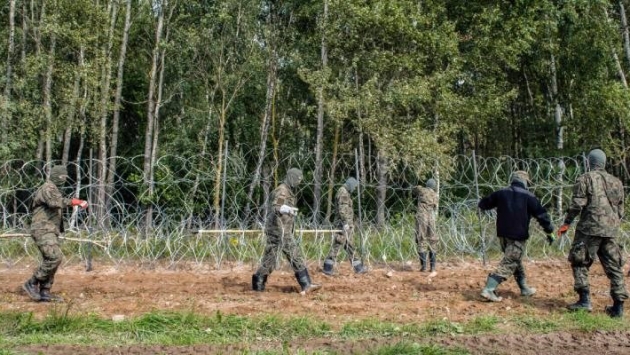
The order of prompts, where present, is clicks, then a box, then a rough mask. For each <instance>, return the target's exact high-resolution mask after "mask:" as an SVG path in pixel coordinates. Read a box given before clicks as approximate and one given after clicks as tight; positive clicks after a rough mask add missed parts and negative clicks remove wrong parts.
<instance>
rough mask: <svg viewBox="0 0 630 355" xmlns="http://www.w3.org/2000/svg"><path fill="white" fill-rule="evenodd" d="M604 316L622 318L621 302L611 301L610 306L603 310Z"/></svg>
mask: <svg viewBox="0 0 630 355" xmlns="http://www.w3.org/2000/svg"><path fill="white" fill-rule="evenodd" d="M604 311H605V312H606V314H608V316H609V317H610V318H622V317H623V301H618V300H613V305H612V306H606V308H605V309H604Z"/></svg>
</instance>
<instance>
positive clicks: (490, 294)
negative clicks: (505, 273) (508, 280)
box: [481, 274, 503, 302]
mask: <svg viewBox="0 0 630 355" xmlns="http://www.w3.org/2000/svg"><path fill="white" fill-rule="evenodd" d="M501 282H503V278H502V277H501V276H497V275H494V274H490V275H488V279H487V280H486V287H485V288H484V289H483V290H481V297H483V298H485V299H487V300H488V301H492V302H501V301H502V300H503V298H502V297H499V296H497V295H496V294H495V293H494V291H495V290H496V289H497V287H498V286H499V284H500V283H501Z"/></svg>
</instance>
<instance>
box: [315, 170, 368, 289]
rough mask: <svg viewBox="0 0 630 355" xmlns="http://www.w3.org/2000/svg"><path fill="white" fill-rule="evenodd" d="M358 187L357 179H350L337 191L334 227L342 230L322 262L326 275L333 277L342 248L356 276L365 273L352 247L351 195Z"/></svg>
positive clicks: (352, 214) (352, 213) (337, 234)
mask: <svg viewBox="0 0 630 355" xmlns="http://www.w3.org/2000/svg"><path fill="white" fill-rule="evenodd" d="M358 186H359V182H358V181H357V179H355V178H353V177H350V178H348V179H347V180H346V182H345V184H343V185H342V186H341V187H340V188H339V189H338V190H337V195H336V205H335V208H336V211H335V219H336V220H335V227H337V228H339V229H341V230H342V232H340V233H335V235H334V239H333V243H332V247H331V248H330V252H329V253H328V257H326V260H324V267H323V269H322V272H323V273H324V274H326V275H329V276H332V275H333V267H334V265H335V260H336V259H337V254H339V249H341V247H343V248H344V249H345V251H346V254H347V255H348V259H349V260H350V262H351V263H352V268H353V269H354V272H355V273H357V274H363V273H366V272H367V269H366V268H365V267H364V266H363V262H362V261H361V258H360V256H359V255H358V254H357V253H356V250H355V248H354V246H353V239H354V209H353V207H352V196H351V194H352V193H353V192H354V190H356V188H357V187H358Z"/></svg>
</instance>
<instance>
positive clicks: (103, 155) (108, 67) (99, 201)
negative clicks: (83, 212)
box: [93, 1, 118, 225]
mask: <svg viewBox="0 0 630 355" xmlns="http://www.w3.org/2000/svg"><path fill="white" fill-rule="evenodd" d="M107 6H108V11H107V13H108V14H109V16H110V18H109V29H108V31H107V43H105V44H104V46H103V48H102V56H103V59H104V60H105V65H103V67H102V71H101V102H100V122H99V128H98V159H97V164H96V174H97V177H98V178H97V186H98V190H97V193H96V196H97V197H96V201H95V204H94V207H93V210H94V212H95V213H96V217H97V219H98V220H99V221H102V222H103V223H104V225H107V223H105V218H106V215H107V214H106V211H107V204H108V202H107V191H106V181H107V118H108V117H109V104H110V102H111V94H110V93H111V78H112V48H113V46H114V30H115V28H116V19H117V18H118V5H117V3H116V1H110V2H109V3H108V5H107Z"/></svg>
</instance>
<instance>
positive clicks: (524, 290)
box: [514, 272, 536, 297]
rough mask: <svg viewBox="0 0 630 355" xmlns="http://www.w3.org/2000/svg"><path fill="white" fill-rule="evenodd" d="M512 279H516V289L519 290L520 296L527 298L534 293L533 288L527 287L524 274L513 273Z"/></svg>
mask: <svg viewBox="0 0 630 355" xmlns="http://www.w3.org/2000/svg"><path fill="white" fill-rule="evenodd" d="M514 278H515V279H516V283H517V284H518V287H519V288H520V289H521V296H523V297H529V296H533V295H534V294H535V293H536V289H535V288H533V287H529V286H527V278H526V277H525V274H523V273H518V272H517V273H514Z"/></svg>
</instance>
